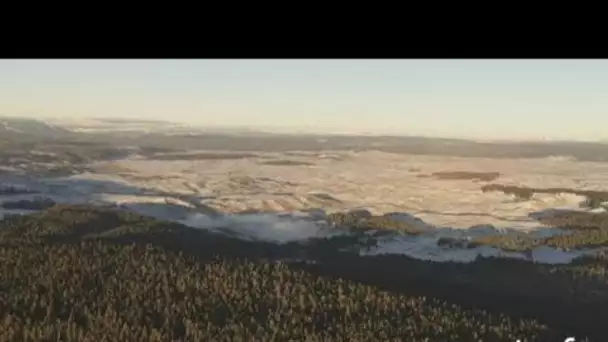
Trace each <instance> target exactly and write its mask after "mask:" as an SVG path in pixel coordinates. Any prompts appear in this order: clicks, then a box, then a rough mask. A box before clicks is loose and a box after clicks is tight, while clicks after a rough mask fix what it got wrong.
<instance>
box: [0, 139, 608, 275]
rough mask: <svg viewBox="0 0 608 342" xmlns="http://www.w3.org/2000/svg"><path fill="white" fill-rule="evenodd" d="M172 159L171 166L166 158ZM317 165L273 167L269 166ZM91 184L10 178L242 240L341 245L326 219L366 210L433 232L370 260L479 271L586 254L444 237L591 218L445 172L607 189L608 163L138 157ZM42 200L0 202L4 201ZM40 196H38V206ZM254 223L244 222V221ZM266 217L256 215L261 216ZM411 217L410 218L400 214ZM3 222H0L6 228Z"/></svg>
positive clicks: (398, 242) (554, 198) (400, 241)
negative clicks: (487, 265)
mask: <svg viewBox="0 0 608 342" xmlns="http://www.w3.org/2000/svg"><path fill="white" fill-rule="evenodd" d="M165 159H166V158H165ZM273 159H276V160H289V161H298V162H306V163H308V164H309V165H269V164H268V163H267V162H268V161H269V160H273ZM90 166H91V169H92V170H93V171H92V172H91V173H85V174H80V175H77V176H72V177H67V178H59V179H38V180H35V181H34V180H31V179H26V178H23V177H21V178H16V177H15V178H10V179H9V178H7V177H8V176H7V177H4V178H3V180H4V182H9V183H11V184H13V185H20V186H24V187H27V188H30V189H36V190H38V191H40V192H41V193H43V194H46V195H48V196H50V197H52V198H53V199H54V200H55V201H57V202H65V203H85V202H86V203H94V204H102V203H106V204H107V203H110V204H118V205H119V206H122V207H126V208H128V209H131V210H135V211H139V212H142V213H144V214H148V215H153V216H157V217H160V218H164V219H169V220H174V221H178V222H182V223H184V224H186V225H189V226H193V227H198V228H205V229H213V230H218V229H229V230H232V231H234V232H235V233H237V234H239V235H240V236H243V237H248V238H252V239H262V240H271V241H277V242H286V241H294V240H305V239H308V238H310V237H324V236H329V235H331V234H335V233H336V232H335V231H332V230H331V229H328V228H327V226H326V224H323V223H324V221H322V219H323V216H324V215H325V213H329V212H334V211H343V210H349V209H356V208H365V209H368V210H370V211H371V212H372V213H374V214H379V215H382V214H388V213H395V214H394V215H393V216H394V217H397V218H399V219H403V220H409V221H411V222H412V223H413V224H416V225H417V226H419V227H420V228H422V229H424V230H425V234H423V235H422V236H419V237H410V236H397V237H394V236H393V237H391V238H390V239H387V240H386V241H384V240H381V241H380V243H379V245H378V247H377V248H375V249H373V250H369V251H362V254H379V253H401V254H406V255H410V256H412V257H417V258H421V259H428V260H436V261H447V260H454V261H461V262H467V261H471V260H474V259H475V258H476V257H477V256H478V255H484V256H490V255H491V256H505V257H516V258H525V259H531V260H534V261H537V262H548V263H557V262H569V261H570V260H572V259H573V258H575V257H577V256H580V255H581V254H582V253H584V252H585V251H569V252H565V251H559V250H553V249H551V248H548V247H542V248H538V249H535V250H533V251H531V252H530V253H527V254H522V253H506V252H503V251H500V250H498V249H495V248H491V247H478V248H471V249H456V248H450V247H445V246H443V247H442V246H438V245H437V239H438V238H439V237H443V236H449V237H457V238H464V239H467V238H472V237H475V236H480V235H487V234H534V235H540V236H549V235H553V234H561V233H564V232H562V231H561V230H558V229H555V228H551V227H545V226H540V224H539V223H538V221H536V220H534V219H533V218H532V217H530V214H532V213H535V212H540V211H544V210H548V209H571V210H572V209H574V210H583V209H581V207H580V204H581V202H583V201H584V200H585V198H584V197H582V196H577V195H571V194H557V195H551V194H546V195H538V194H536V195H534V196H533V197H532V199H530V200H527V201H522V200H518V199H515V198H513V197H511V196H509V195H505V194H503V193H499V192H487V193H484V192H482V191H481V187H482V186H483V185H484V184H487V183H485V182H480V181H471V180H440V179H437V178H434V177H428V176H429V175H430V174H432V173H434V172H441V171H474V172H500V173H501V177H500V178H499V179H497V180H496V181H494V182H495V183H500V184H505V185H509V184H512V185H522V186H529V187H539V188H548V187H561V188H572V189H585V190H606V189H608V163H591V162H577V161H576V160H572V159H571V158H544V159H488V158H456V157H441V156H422V155H403V154H391V153H384V152H375V151H366V152H358V153H357V152H324V153H311V152H298V153H289V154H278V153H267V154H262V155H261V156H260V157H251V158H242V159H205V160H175V161H172V160H149V159H144V158H137V157H133V158H130V159H126V160H119V161H113V162H100V163H96V164H93V165H90ZM31 196H33V195H29V194H28V195H18V196H15V195H11V196H0V201H6V200H15V199H16V198H19V199H24V198H28V197H31ZM38 196H40V194H38ZM244 211H247V212H248V213H247V214H244V213H242V212H244ZM256 211H259V212H263V213H258V214H255V213H253V212H256ZM399 213H402V214H399ZM1 215H2V213H0V216H1Z"/></svg>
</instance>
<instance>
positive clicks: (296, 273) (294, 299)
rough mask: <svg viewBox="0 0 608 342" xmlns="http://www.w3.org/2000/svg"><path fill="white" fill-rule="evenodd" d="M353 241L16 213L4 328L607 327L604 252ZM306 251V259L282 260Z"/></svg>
mask: <svg viewBox="0 0 608 342" xmlns="http://www.w3.org/2000/svg"><path fill="white" fill-rule="evenodd" d="M349 239H351V240H349ZM356 242H357V239H356V238H348V237H343V238H336V239H327V240H322V239H317V240H312V241H311V242H309V243H307V244H303V243H291V244H287V245H276V244H272V243H259V242H258V243H254V242H246V241H241V240H237V239H233V238H229V237H224V236H221V235H216V234H211V233H207V232H205V231H201V230H195V229H191V228H187V227H184V226H181V225H178V224H172V223H166V222H161V221H156V220H152V219H149V218H146V217H142V216H140V215H136V214H132V213H128V212H122V211H116V210H110V209H99V208H97V209H94V208H87V207H68V206H55V207H53V208H51V209H47V210H46V211H43V212H41V213H38V214H35V215H31V216H21V217H11V218H10V219H6V220H3V221H0V340H1V341H51V340H53V341H56V340H62V341H171V340H177V341H244V340H248V341H249V340H257V341H289V340H295V341H304V340H308V341H327V340H336V341H406V340H407V341H425V340H426V341H478V340H481V341H516V340H517V339H521V341H562V340H563V339H564V338H565V337H566V336H576V337H577V341H583V339H584V338H585V337H589V340H591V341H602V340H604V337H605V336H608V327H607V326H606V325H605V324H604V323H605V322H604V321H605V317H607V316H608V285H607V274H606V270H607V268H608V263H607V262H606V261H605V260H604V259H602V258H599V257H598V258H592V259H585V260H579V261H577V263H575V264H572V265H568V266H549V265H538V264H533V263H528V262H522V261H516V260H495V259H484V260H479V261H477V262H474V263H471V264H457V263H442V264H439V263H432V262H425V261H419V260H414V259H411V258H407V257H400V256H384V257H359V256H357V255H356V254H355V253H353V252H341V251H339V250H341V249H342V248H343V247H344V246H345V245H349V244H352V243H356ZM302 258H305V259H308V260H309V261H314V262H297V261H296V262H294V261H289V262H288V260H294V259H302ZM279 260H283V261H282V262H279Z"/></svg>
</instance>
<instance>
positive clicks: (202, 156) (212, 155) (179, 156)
mask: <svg viewBox="0 0 608 342" xmlns="http://www.w3.org/2000/svg"><path fill="white" fill-rule="evenodd" d="M258 157H260V155H259V154H255V153H227V152H217V153H216V152H200V153H171V154H156V155H153V156H150V157H148V158H149V159H154V160H226V159H246V158H258Z"/></svg>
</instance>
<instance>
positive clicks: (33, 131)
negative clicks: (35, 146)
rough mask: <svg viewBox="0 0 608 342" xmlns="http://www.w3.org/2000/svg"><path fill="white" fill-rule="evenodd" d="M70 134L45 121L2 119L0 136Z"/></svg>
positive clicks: (15, 118)
mask: <svg viewBox="0 0 608 342" xmlns="http://www.w3.org/2000/svg"><path fill="white" fill-rule="evenodd" d="M67 133H69V130H67V129H66V128H64V127H61V126H59V125H55V124H51V123H48V122H45V121H43V120H37V119H29V118H19V117H0V135H11V134H24V135H34V136H43V137H55V136H60V135H65V134H67Z"/></svg>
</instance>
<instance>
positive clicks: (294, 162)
mask: <svg viewBox="0 0 608 342" xmlns="http://www.w3.org/2000/svg"><path fill="white" fill-rule="evenodd" d="M260 164H262V165H273V166H311V165H315V164H314V163H311V162H307V161H302V160H288V159H279V160H269V161H264V162H261V163H260Z"/></svg>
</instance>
